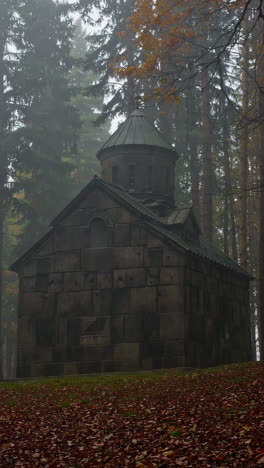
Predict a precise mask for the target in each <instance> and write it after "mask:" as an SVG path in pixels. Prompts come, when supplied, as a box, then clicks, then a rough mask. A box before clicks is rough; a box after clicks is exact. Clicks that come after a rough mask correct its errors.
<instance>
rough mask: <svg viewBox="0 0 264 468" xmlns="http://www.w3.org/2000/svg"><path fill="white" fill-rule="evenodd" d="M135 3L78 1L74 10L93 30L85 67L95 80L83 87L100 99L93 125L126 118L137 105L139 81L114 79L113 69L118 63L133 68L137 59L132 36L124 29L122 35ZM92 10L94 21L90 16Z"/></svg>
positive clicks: (115, 77)
mask: <svg viewBox="0 0 264 468" xmlns="http://www.w3.org/2000/svg"><path fill="white" fill-rule="evenodd" d="M135 4H136V1H135V0H127V1H125V2H124V1H123V0H108V1H107V2H101V1H98V0H92V1H91V0H79V2H78V8H79V11H80V12H81V13H82V17H83V19H84V21H86V22H87V23H88V24H89V26H90V27H94V33H93V34H89V43H90V44H91V47H90V50H89V52H88V53H87V57H86V61H85V68H86V70H87V71H92V72H93V73H96V80H95V82H94V83H93V84H90V85H89V86H88V88H87V93H88V94H89V95H94V96H104V97H105V98H107V100H105V102H104V105H103V109H102V113H101V114H100V116H98V118H97V123H98V124H100V123H102V122H105V121H106V119H107V118H109V117H110V118H113V117H114V116H123V115H126V116H127V115H129V114H130V113H131V112H132V111H133V110H134V109H135V107H136V105H137V97H138V96H139V95H140V89H141V88H140V87H141V85H140V84H139V81H138V80H136V79H135V78H134V77H132V76H126V77H125V78H123V79H118V78H117V76H116V74H115V66H117V65H119V64H120V63H122V64H123V65H124V66H126V67H133V66H134V64H135V63H136V62H137V60H138V54H139V52H138V49H137V48H136V47H135V46H134V44H133V38H134V33H133V32H132V31H131V32H129V31H128V30H127V31H126V32H125V34H124V30H125V28H126V24H127V20H128V18H129V17H130V16H131V15H132V14H133V12H134V9H135ZM94 8H95V9H96V12H97V17H98V19H97V20H93V19H91V17H90V13H91V12H92V10H93V9H94Z"/></svg>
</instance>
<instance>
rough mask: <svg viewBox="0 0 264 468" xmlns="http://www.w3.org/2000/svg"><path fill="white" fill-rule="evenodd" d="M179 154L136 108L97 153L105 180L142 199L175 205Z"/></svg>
mask: <svg viewBox="0 0 264 468" xmlns="http://www.w3.org/2000/svg"><path fill="white" fill-rule="evenodd" d="M178 157H179V156H178V153H177V152H176V151H175V149H174V148H173V146H172V145H171V144H170V143H169V142H168V141H167V140H166V138H165V137H164V136H163V135H162V134H161V133H160V131H159V130H158V129H157V128H156V127H155V126H154V125H152V123H151V122H150V121H149V120H148V119H147V118H146V117H145V116H144V112H143V111H142V110H140V109H136V110H135V111H134V112H133V113H132V114H131V115H130V116H129V117H128V118H127V119H126V120H125V122H123V123H122V124H121V125H120V126H119V127H118V129H117V130H116V131H115V132H114V133H113V135H111V136H110V137H109V138H108V140H107V141H106V142H105V144H104V145H103V146H102V148H101V149H100V150H99V151H98V153H97V158H98V159H99V161H100V163H101V166H102V178H103V180H105V181H106V182H107V183H112V184H113V185H119V186H121V187H122V188H123V189H125V190H126V191H128V192H131V193H133V195H134V196H135V197H137V198H140V199H142V200H145V199H155V200H156V199H159V200H160V199H162V200H165V201H169V202H173V199H174V170H175V162H176V160H177V159H178Z"/></svg>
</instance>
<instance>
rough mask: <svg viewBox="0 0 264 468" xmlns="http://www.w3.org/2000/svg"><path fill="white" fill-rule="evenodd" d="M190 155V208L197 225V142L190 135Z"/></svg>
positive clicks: (198, 194)
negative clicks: (191, 207)
mask: <svg viewBox="0 0 264 468" xmlns="http://www.w3.org/2000/svg"><path fill="white" fill-rule="evenodd" d="M189 147H190V155H191V191H192V206H193V211H194V214H195V216H196V219H197V221H198V223H199V222H200V192H199V167H198V148H197V141H196V139H195V138H194V136H193V135H192V134H190V143H189Z"/></svg>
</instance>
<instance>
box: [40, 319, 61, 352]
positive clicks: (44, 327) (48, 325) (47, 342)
mask: <svg viewBox="0 0 264 468" xmlns="http://www.w3.org/2000/svg"><path fill="white" fill-rule="evenodd" d="M36 343H37V344H38V346H40V347H41V346H43V347H46V346H47V347H50V346H54V345H55V344H56V327H55V321H54V320H53V321H51V320H50V317H47V318H46V317H36Z"/></svg>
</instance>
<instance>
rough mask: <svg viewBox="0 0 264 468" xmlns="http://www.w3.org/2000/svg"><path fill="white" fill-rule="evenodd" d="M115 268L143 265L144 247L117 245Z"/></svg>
mask: <svg viewBox="0 0 264 468" xmlns="http://www.w3.org/2000/svg"><path fill="white" fill-rule="evenodd" d="M114 263H115V268H137V267H143V248H142V247H117V248H116V249H115V260H114Z"/></svg>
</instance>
